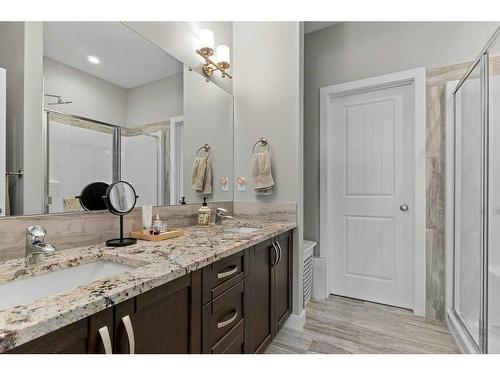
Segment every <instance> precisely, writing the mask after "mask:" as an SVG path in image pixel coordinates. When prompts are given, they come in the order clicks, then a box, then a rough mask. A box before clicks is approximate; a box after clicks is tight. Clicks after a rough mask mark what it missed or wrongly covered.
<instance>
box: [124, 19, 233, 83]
mask: <svg viewBox="0 0 500 375" xmlns="http://www.w3.org/2000/svg"><path fill="white" fill-rule="evenodd" d="M124 24H125V25H126V26H128V27H130V28H131V29H132V30H134V31H135V32H137V33H139V34H140V35H142V36H144V37H145V38H147V39H149V40H150V41H151V42H153V43H155V44H156V45H157V46H158V47H160V48H163V49H164V50H165V51H167V52H168V53H169V54H171V55H172V56H174V57H175V58H177V59H178V60H180V61H182V62H183V63H184V64H186V65H188V66H190V67H191V68H193V69H194V70H195V71H197V72H198V73H200V74H202V72H201V64H202V61H203V60H202V58H201V57H200V56H199V55H197V54H196V52H195V51H196V49H197V48H198V47H199V46H198V32H199V30H201V29H205V28H207V29H210V30H212V31H213V32H214V37H215V45H216V46H217V45H219V44H225V45H227V46H229V49H230V51H231V54H232V53H233V23H232V22H124ZM230 71H231V69H230ZM212 81H213V82H214V83H215V84H216V85H218V86H220V87H222V88H224V89H225V90H227V91H229V92H232V91H233V81H232V80H230V79H227V78H221V76H220V74H218V73H216V74H214V76H213V78H212Z"/></svg>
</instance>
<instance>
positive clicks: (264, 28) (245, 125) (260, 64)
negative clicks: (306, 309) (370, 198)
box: [233, 22, 303, 314]
mask: <svg viewBox="0 0 500 375" xmlns="http://www.w3.org/2000/svg"><path fill="white" fill-rule="evenodd" d="M233 46H234V52H233V56H234V79H233V81H234V82H233V93H234V100H235V110H234V150H235V161H234V163H235V165H234V176H235V178H237V177H238V176H244V177H249V176H250V161H251V157H252V146H253V144H254V143H255V142H256V141H257V140H258V139H259V138H260V137H267V138H268V139H269V142H270V145H271V150H272V154H273V163H274V164H273V174H274V179H275V182H276V186H275V189H274V192H273V195H271V196H269V197H262V196H256V195H255V194H254V193H253V192H252V191H251V185H252V184H251V182H249V184H248V186H247V191H245V192H238V191H235V193H234V200H235V201H240V202H256V201H263V202H297V203H299V207H298V224H299V225H298V230H297V231H296V235H295V236H294V237H295V238H294V240H295V241H294V276H295V277H294V313H295V314H300V313H301V312H302V298H301V295H302V267H300V265H301V264H302V252H301V251H299V249H300V248H301V247H302V206H301V196H302V185H303V184H302V172H301V168H302V116H301V99H302V94H301V89H302V86H301V82H300V81H301V58H302V52H301V47H302V30H301V25H300V24H299V23H298V22H235V23H234V24H233ZM263 56H265V58H263ZM249 180H250V179H249Z"/></svg>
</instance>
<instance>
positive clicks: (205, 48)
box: [196, 29, 233, 82]
mask: <svg viewBox="0 0 500 375" xmlns="http://www.w3.org/2000/svg"><path fill="white" fill-rule="evenodd" d="M199 38H200V47H199V49H197V50H196V53H197V54H198V55H200V56H201V57H203V59H204V60H205V62H204V63H203V64H202V66H201V69H202V70H203V73H204V74H205V76H207V82H208V81H209V79H210V77H212V75H213V73H214V71H216V70H219V71H220V72H221V74H222V78H226V77H227V78H229V79H231V78H233V77H232V76H231V75H230V74H229V73H228V72H227V69H229V67H230V66H231V61H230V57H229V56H230V53H229V47H228V46H225V45H220V46H217V50H216V53H215V62H214V61H213V60H212V59H211V57H212V56H214V33H213V32H212V31H211V30H208V29H203V30H201V31H200V35H199Z"/></svg>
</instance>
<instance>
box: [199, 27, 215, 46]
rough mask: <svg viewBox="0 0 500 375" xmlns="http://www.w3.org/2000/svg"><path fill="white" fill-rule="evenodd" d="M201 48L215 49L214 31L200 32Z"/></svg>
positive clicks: (204, 30)
mask: <svg viewBox="0 0 500 375" xmlns="http://www.w3.org/2000/svg"><path fill="white" fill-rule="evenodd" d="M199 38H200V46H199V47H200V48H210V49H212V50H213V49H214V33H213V32H212V30H209V29H203V30H200V35H199Z"/></svg>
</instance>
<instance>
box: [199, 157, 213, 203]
mask: <svg viewBox="0 0 500 375" xmlns="http://www.w3.org/2000/svg"><path fill="white" fill-rule="evenodd" d="M206 160H207V161H206V168H205V175H204V176H203V191H202V192H201V194H204V195H208V194H212V162H211V161H210V158H208V157H207V158H206Z"/></svg>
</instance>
